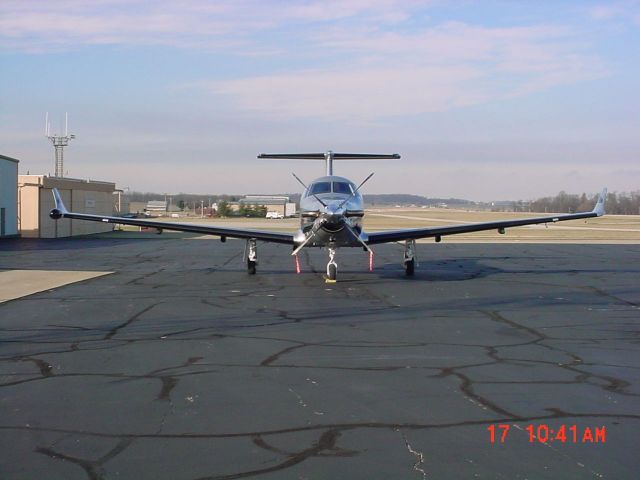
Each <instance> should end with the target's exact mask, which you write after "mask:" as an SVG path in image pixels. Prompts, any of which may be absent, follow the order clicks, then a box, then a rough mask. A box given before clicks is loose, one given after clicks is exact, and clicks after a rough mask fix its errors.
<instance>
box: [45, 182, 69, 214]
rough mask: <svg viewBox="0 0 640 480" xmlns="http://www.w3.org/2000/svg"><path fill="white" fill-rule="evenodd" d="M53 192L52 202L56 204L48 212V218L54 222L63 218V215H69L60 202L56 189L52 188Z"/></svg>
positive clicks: (60, 198)
mask: <svg viewBox="0 0 640 480" xmlns="http://www.w3.org/2000/svg"><path fill="white" fill-rule="evenodd" d="M51 191H52V192H53V200H54V201H55V202H56V208H54V209H53V210H51V211H50V212H49V216H50V217H51V218H53V219H54V220H58V219H59V218H61V217H63V216H64V215H65V214H67V213H69V211H68V210H67V207H65V206H64V203H63V202H62V197H61V196H60V192H59V191H58V189H57V188H53V189H52V190H51Z"/></svg>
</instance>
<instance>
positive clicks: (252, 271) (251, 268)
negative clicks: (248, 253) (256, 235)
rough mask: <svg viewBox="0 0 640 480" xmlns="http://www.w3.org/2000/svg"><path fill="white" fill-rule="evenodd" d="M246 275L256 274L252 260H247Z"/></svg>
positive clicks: (254, 263)
mask: <svg viewBox="0 0 640 480" xmlns="http://www.w3.org/2000/svg"><path fill="white" fill-rule="evenodd" d="M247 273H248V274H249V275H255V274H256V262H254V261H253V260H247Z"/></svg>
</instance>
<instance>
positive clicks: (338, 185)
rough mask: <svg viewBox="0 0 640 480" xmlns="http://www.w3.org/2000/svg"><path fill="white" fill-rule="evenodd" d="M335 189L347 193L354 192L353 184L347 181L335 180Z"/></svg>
mask: <svg viewBox="0 0 640 480" xmlns="http://www.w3.org/2000/svg"><path fill="white" fill-rule="evenodd" d="M333 191H334V193H346V194H347V195H351V194H352V193H353V192H352V191H351V185H349V184H348V183H346V182H333Z"/></svg>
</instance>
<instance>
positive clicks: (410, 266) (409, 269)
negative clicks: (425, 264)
mask: <svg viewBox="0 0 640 480" xmlns="http://www.w3.org/2000/svg"><path fill="white" fill-rule="evenodd" d="M415 269H416V261H415V259H413V258H412V259H411V260H407V261H406V262H404V271H405V273H406V274H407V277H413V273H414V272H415Z"/></svg>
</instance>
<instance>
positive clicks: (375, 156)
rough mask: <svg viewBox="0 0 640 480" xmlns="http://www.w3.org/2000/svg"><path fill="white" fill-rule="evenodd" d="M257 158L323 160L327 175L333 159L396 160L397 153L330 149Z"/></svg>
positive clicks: (271, 154) (269, 154) (272, 154)
mask: <svg viewBox="0 0 640 480" xmlns="http://www.w3.org/2000/svg"><path fill="white" fill-rule="evenodd" d="M258 158H270V159H275V160H324V161H325V162H326V165H327V176H329V175H333V161H334V160H398V159H399V158H400V155H399V154H397V153H392V154H382V153H336V152H332V151H331V150H329V151H327V152H325V153H261V154H260V155H258Z"/></svg>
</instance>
